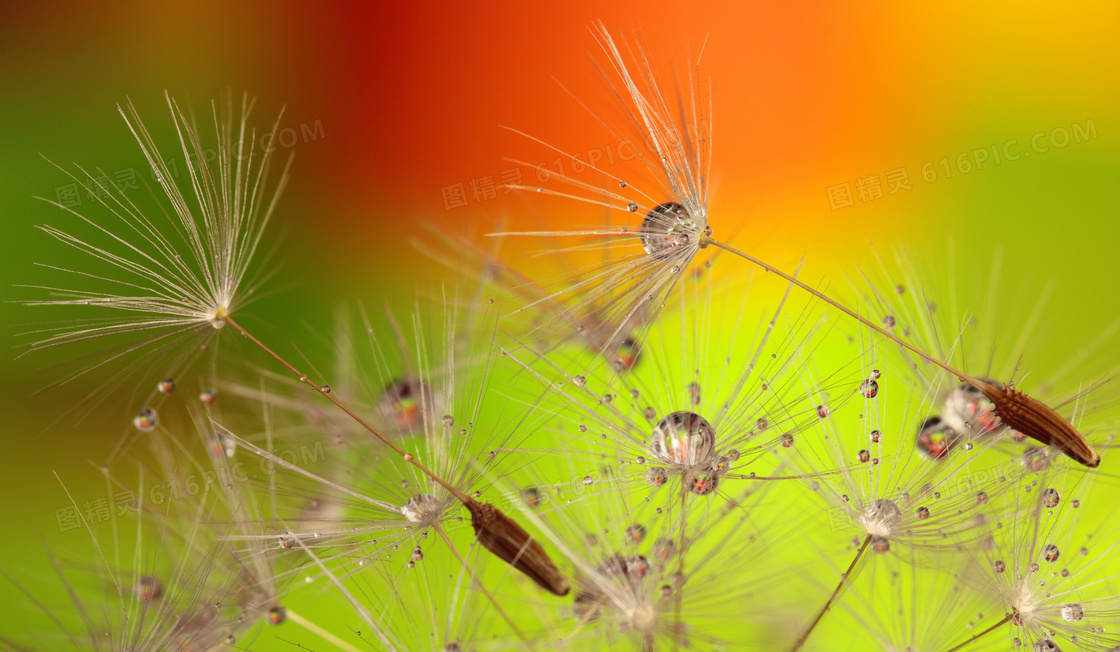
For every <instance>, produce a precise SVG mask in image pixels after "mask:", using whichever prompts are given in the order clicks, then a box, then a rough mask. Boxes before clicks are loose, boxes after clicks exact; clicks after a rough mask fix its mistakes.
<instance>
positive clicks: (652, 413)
mask: <svg viewBox="0 0 1120 652" xmlns="http://www.w3.org/2000/svg"><path fill="white" fill-rule="evenodd" d="M642 416H644V417H645V418H647V419H649V420H650V421H652V420H654V419H656V418H657V411H656V410H654V409H653V407H647V408H646V409H644V410H642Z"/></svg>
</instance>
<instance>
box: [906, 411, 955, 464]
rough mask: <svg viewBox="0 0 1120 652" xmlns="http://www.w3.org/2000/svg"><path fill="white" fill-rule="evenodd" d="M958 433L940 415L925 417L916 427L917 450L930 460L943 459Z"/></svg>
mask: <svg viewBox="0 0 1120 652" xmlns="http://www.w3.org/2000/svg"><path fill="white" fill-rule="evenodd" d="M959 437H960V435H959V434H958V433H957V432H956V431H955V430H953V429H952V428H951V427H950V426H949V424H947V423H945V421H944V420H942V419H941V417H938V416H933V417H930V418H928V419H926V421H925V423H923V424H922V426H921V428H919V429H918V440H917V447H918V450H919V451H920V452H921V453H922V454H923V455H925V456H926V457H928V458H929V459H931V460H940V459H943V458H944V457H945V456H946V455H948V454H949V451H950V450H951V449H952V447H953V444H954V443H956V441H957V439H958V438H959Z"/></svg>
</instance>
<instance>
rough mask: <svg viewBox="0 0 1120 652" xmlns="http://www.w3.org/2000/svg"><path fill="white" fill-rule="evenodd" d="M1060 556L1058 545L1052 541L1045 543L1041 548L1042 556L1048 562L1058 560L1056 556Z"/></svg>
mask: <svg viewBox="0 0 1120 652" xmlns="http://www.w3.org/2000/svg"><path fill="white" fill-rule="evenodd" d="M1061 556H1062V553H1061V551H1060V550H1058V546H1056V545H1054V544H1052V543H1048V544H1046V547H1045V548H1043V549H1042V558H1043V559H1045V560H1046V561H1048V562H1050V563H1054V562H1056V561H1058V557H1061Z"/></svg>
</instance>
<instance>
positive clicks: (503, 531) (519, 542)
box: [463, 499, 570, 596]
mask: <svg viewBox="0 0 1120 652" xmlns="http://www.w3.org/2000/svg"><path fill="white" fill-rule="evenodd" d="M463 505H464V506H466V508H467V510H468V511H469V512H470V513H471V527H473V528H474V535H475V538H477V539H478V542H479V543H481V544H482V546H483V547H484V548H486V549H487V550H489V551H490V552H492V553H494V555H496V556H497V557H498V558H499V559H501V560H502V561H504V562H506V563H507V564H509V565H510V566H513V567H514V568H516V569H517V570H519V571H521V572H522V573H524V574H525V575H527V576H529V578H530V579H532V580H533V581H534V582H536V583H537V585H538V586H540V587H541V588H542V589H545V590H546V591H548V592H550V593H552V594H553V595H558V596H565V595H568V590H569V588H570V587H569V586H568V580H567V579H566V578H565V577H564V576H563V575H561V574H560V571H559V569H557V568H556V564H554V563H552V560H551V559H549V557H548V555H547V554H546V553H545V551H544V548H542V547H541V544H540V543H537V541H536V540H534V539H533V538H532V537H531V536H530V535H529V533H528V532H526V531H525V529H524V528H522V527H521V526H520V525H518V524H517V522H516V521H514V520H513V519H511V518H510V517H508V516H506V515H505V514H503V513H502V511H501V510H499V509H498V508H497V507H494V506H493V505H489V504H483V503H480V502H478V501H476V500H473V499H467V500H466V501H464V502H463Z"/></svg>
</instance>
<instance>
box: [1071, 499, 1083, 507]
mask: <svg viewBox="0 0 1120 652" xmlns="http://www.w3.org/2000/svg"><path fill="white" fill-rule="evenodd" d="M1069 504H1070V507H1072V508H1074V509H1077V508H1078V507H1081V501H1080V500H1078V499H1076V498H1074V499H1073V500H1071V501H1069Z"/></svg>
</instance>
